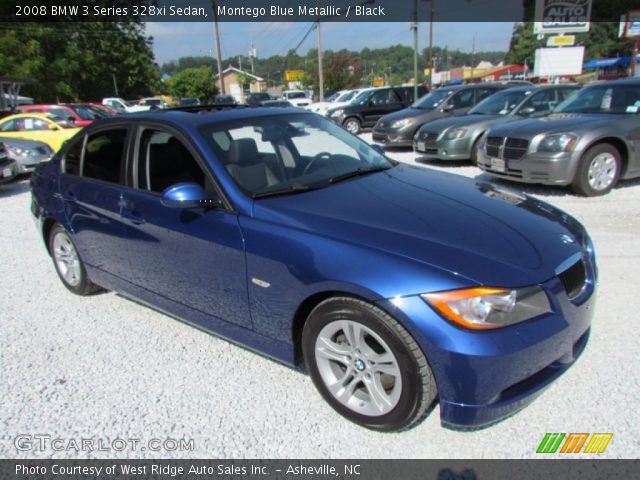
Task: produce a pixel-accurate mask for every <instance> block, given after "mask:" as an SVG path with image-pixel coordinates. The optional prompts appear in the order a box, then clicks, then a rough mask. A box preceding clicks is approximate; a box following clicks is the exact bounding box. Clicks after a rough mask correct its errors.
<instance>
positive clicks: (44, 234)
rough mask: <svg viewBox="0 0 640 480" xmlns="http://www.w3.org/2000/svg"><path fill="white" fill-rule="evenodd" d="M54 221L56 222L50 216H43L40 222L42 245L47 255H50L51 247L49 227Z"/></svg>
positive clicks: (51, 226) (50, 227)
mask: <svg viewBox="0 0 640 480" xmlns="http://www.w3.org/2000/svg"><path fill="white" fill-rule="evenodd" d="M56 223H58V222H57V221H56V220H55V219H53V218H51V217H47V218H45V219H44V220H43V222H42V240H43V241H44V245H45V248H46V249H47V253H48V254H49V256H51V248H50V247H49V235H50V234H51V229H52V228H53V226H54V225H55V224H56Z"/></svg>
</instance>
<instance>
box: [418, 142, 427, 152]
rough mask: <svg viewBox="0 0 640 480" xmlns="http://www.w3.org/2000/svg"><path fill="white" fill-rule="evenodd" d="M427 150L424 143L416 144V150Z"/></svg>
mask: <svg viewBox="0 0 640 480" xmlns="http://www.w3.org/2000/svg"><path fill="white" fill-rule="evenodd" d="M426 149H427V144H426V143H424V142H418V150H420V151H421V152H424V151H425V150H426Z"/></svg>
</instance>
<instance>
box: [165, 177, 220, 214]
mask: <svg viewBox="0 0 640 480" xmlns="http://www.w3.org/2000/svg"><path fill="white" fill-rule="evenodd" d="M160 203H161V204H162V205H164V206H165V207H169V208H196V207H207V206H212V207H217V206H219V205H220V199H211V198H210V197H209V195H208V194H207V192H205V191H204V188H202V187H201V186H200V185H198V184H197V183H195V182H182V183H176V184H175V185H171V186H170V187H168V188H167V189H166V190H165V191H164V192H162V197H161V198H160Z"/></svg>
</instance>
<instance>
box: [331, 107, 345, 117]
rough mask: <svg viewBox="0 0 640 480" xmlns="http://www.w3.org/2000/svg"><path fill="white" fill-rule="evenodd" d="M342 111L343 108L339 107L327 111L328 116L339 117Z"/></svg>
mask: <svg viewBox="0 0 640 480" xmlns="http://www.w3.org/2000/svg"><path fill="white" fill-rule="evenodd" d="M343 113H344V110H343V109H342V108H339V109H337V110H334V111H332V112H329V116H331V117H339V116H341V115H342V114H343Z"/></svg>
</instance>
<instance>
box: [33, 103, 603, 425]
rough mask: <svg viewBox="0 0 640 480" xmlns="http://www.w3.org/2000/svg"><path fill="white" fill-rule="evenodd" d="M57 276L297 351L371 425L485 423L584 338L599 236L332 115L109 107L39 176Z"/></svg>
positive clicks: (334, 396) (274, 353)
mask: <svg viewBox="0 0 640 480" xmlns="http://www.w3.org/2000/svg"><path fill="white" fill-rule="evenodd" d="M31 182H32V183H31V189H32V204H31V211H32V213H33V215H34V216H35V218H36V220H37V224H38V228H39V232H40V234H41V235H42V238H43V240H44V244H45V245H46V248H47V251H48V253H49V254H50V256H51V258H52V260H53V265H54V267H55V269H56V271H57V273H58V276H59V277H60V280H61V281H62V283H63V284H64V286H65V287H67V289H69V290H70V291H71V292H73V293H75V294H79V295H88V294H91V293H93V292H95V291H97V290H100V289H108V290H113V291H116V292H119V293H120V294H122V295H124V296H127V297H130V298H132V299H135V300H136V301H138V302H142V303H144V304H146V305H149V306H151V307H152V308H155V309H158V310H160V311H163V312H166V313H167V314H169V315H171V316H174V317H176V318H179V319H181V320H183V321H185V322H188V323H190V324H193V325H195V326H197V327H199V328H203V329H206V330H208V331H210V332H213V333H215V334H216V335H220V336H222V337H224V338H226V339H228V340H230V341H232V342H235V343H238V344H241V345H243V346H245V347H248V348H250V349H253V350H255V351H257V352H259V353H261V354H264V355H267V356H270V357H272V358H274V359H276V360H278V361H281V362H284V363H286V364H290V365H296V366H299V365H304V367H305V369H306V371H308V372H309V375H310V377H311V379H312V380H313V382H314V384H315V385H316V387H317V389H318V391H319V392H320V394H321V395H322V396H323V397H324V398H325V400H326V401H327V402H328V403H329V404H330V405H331V406H332V407H333V408H334V409H335V410H336V411H337V412H339V413H340V414H342V415H343V416H345V417H347V418H348V419H350V420H352V421H354V422H356V423H358V424H360V425H363V426H365V427H368V428H371V429H375V430H383V431H394V430H401V429H405V428H408V427H411V426H412V425H414V424H415V423H416V422H418V421H420V420H421V419H422V418H423V417H424V416H425V414H426V412H428V411H429V406H430V405H431V404H432V403H433V402H434V401H439V402H440V415H441V420H442V423H443V424H445V425H463V426H482V425H487V424H490V423H493V422H495V421H497V420H499V419H502V418H504V417H506V416H508V415H510V414H512V413H514V412H515V411H517V410H518V409H520V408H522V407H524V406H525V405H527V404H528V403H529V402H531V401H532V400H533V399H534V398H535V396H536V394H538V393H539V392H540V391H541V390H542V389H543V388H544V387H546V386H547V385H549V384H550V383H551V382H552V381H553V380H554V379H555V378H557V377H558V376H559V375H560V374H562V373H563V372H564V371H565V370H567V368H569V367H570V366H571V365H572V363H573V362H574V361H575V360H576V358H577V357H578V356H579V355H580V354H581V353H582V351H583V349H584V347H585V345H586V342H587V339H588V336H589V329H590V323H591V318H592V314H593V308H594V297H595V286H596V274H597V269H596V263H595V255H594V250H593V245H592V242H591V240H590V238H589V236H588V235H587V232H586V231H585V230H584V228H583V227H582V226H581V225H580V224H579V223H578V222H577V221H576V220H574V219H573V218H571V217H570V216H569V215H567V214H565V213H563V212H562V211H560V210H558V209H556V208H554V207H552V206H550V205H548V204H546V203H543V202H539V201H537V200H534V199H532V198H529V197H526V196H523V195H521V194H517V193H513V192H511V191H506V190H503V189H500V188H498V187H495V186H493V185H491V184H488V183H483V182H480V181H474V180H469V179H464V178H461V177H459V176H456V175H451V174H444V173H438V172H434V171H430V170H427V169H423V168H420V167H417V166H411V165H404V164H398V163H396V162H394V161H392V160H389V159H387V158H386V157H385V156H384V155H383V154H382V153H381V152H380V151H379V150H377V149H375V148H372V147H370V146H369V145H368V144H366V143H365V142H363V141H361V140H360V139H358V138H357V137H355V136H353V135H351V134H349V133H348V132H346V131H345V130H343V129H342V128H340V127H338V126H336V125H334V124H333V123H331V122H330V121H327V120H325V119H324V118H323V117H321V116H319V115H315V114H312V113H304V112H301V111H299V110H297V109H277V110H275V109H264V110H256V109H245V108H241V107H235V108H225V107H219V108H218V109H216V108H213V107H211V108H210V107H198V108H192V109H190V110H188V111H180V110H173V111H171V110H167V111H160V112H156V113H141V114H134V115H127V116H120V117H113V118H109V119H105V120H100V121H97V122H95V123H94V124H92V125H91V126H89V127H87V128H85V129H83V130H82V131H81V132H79V133H78V134H77V135H76V136H75V137H74V138H73V139H72V140H70V141H69V142H67V144H66V145H65V146H64V148H62V149H61V151H60V152H59V153H57V154H56V155H55V156H54V158H53V159H52V161H50V162H48V163H46V164H42V165H40V166H39V167H38V168H37V169H36V171H35V173H34V174H33V176H32V180H31Z"/></svg>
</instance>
